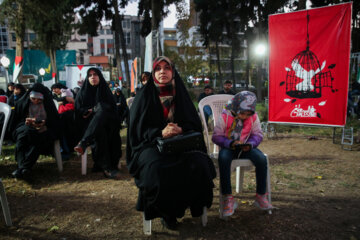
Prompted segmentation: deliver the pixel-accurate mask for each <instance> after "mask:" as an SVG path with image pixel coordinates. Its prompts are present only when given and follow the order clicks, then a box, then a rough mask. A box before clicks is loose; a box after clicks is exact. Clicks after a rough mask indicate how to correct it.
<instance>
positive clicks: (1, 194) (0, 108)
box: [0, 102, 12, 226]
mask: <svg viewBox="0 0 360 240" xmlns="http://www.w3.org/2000/svg"><path fill="white" fill-rule="evenodd" d="M0 113H3V114H4V115H5V117H4V124H3V127H2V132H1V137H0V154H1V151H2V145H3V141H4V137H5V132H6V127H7V125H8V123H9V119H10V115H11V107H10V106H9V105H8V104H6V103H2V102H0ZM0 201H1V206H2V210H3V213H4V217H5V223H6V225H7V226H12V221H11V215H10V208H9V204H8V201H7V198H6V193H5V188H4V185H3V184H2V181H1V178H0Z"/></svg>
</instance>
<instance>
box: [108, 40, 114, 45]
mask: <svg viewBox="0 0 360 240" xmlns="http://www.w3.org/2000/svg"><path fill="white" fill-rule="evenodd" d="M106 43H107V44H113V43H114V39H106Z"/></svg>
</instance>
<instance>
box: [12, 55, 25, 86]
mask: <svg viewBox="0 0 360 240" xmlns="http://www.w3.org/2000/svg"><path fill="white" fill-rule="evenodd" d="M23 60H24V58H23V57H21V56H16V57H15V62H14V71H13V82H19V81H18V80H17V78H18V77H19V74H20V71H21V68H22V66H23V64H24V61H23Z"/></svg>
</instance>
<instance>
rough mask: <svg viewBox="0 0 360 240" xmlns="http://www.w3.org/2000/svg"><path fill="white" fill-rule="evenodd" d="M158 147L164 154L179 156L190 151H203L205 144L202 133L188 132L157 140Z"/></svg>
mask: <svg viewBox="0 0 360 240" xmlns="http://www.w3.org/2000/svg"><path fill="white" fill-rule="evenodd" d="M156 146H157V148H158V150H159V152H160V153H162V154H177V153H185V152H190V151H196V150H197V151H203V150H204V149H205V143H204V138H203V135H202V134H201V133H200V132H193V131H191V132H187V133H184V134H181V135H177V136H175V137H171V138H165V139H164V138H157V139H156Z"/></svg>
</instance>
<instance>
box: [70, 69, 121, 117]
mask: <svg viewBox="0 0 360 240" xmlns="http://www.w3.org/2000/svg"><path fill="white" fill-rule="evenodd" d="M91 70H93V71H95V72H96V73H97V75H98V76H99V80H100V81H99V84H98V85H96V86H92V85H91V84H90V82H89V72H90V71H91ZM99 103H100V104H101V105H102V107H103V108H104V109H106V110H107V111H114V112H116V103H115V99H114V97H113V95H112V93H111V90H110V88H109V87H108V85H107V84H106V81H105V78H104V76H103V75H102V73H101V71H100V70H99V69H98V68H89V69H88V71H87V74H86V79H85V82H84V84H83V85H82V87H81V89H80V91H79V93H78V94H76V100H75V111H76V113H77V115H78V114H81V116H82V115H84V114H85V113H86V112H87V110H88V109H90V108H93V107H95V106H96V105H97V104H99Z"/></svg>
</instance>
